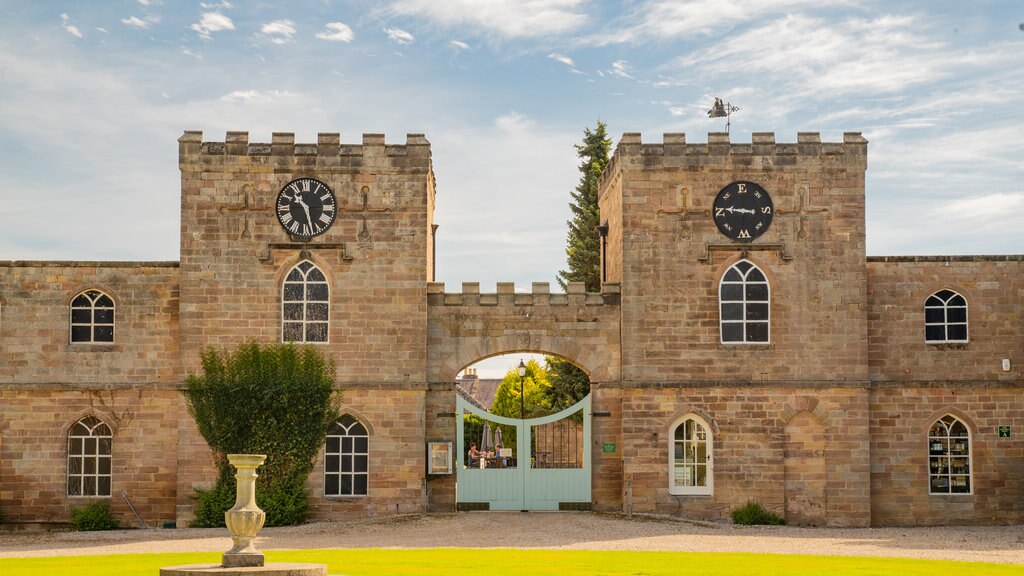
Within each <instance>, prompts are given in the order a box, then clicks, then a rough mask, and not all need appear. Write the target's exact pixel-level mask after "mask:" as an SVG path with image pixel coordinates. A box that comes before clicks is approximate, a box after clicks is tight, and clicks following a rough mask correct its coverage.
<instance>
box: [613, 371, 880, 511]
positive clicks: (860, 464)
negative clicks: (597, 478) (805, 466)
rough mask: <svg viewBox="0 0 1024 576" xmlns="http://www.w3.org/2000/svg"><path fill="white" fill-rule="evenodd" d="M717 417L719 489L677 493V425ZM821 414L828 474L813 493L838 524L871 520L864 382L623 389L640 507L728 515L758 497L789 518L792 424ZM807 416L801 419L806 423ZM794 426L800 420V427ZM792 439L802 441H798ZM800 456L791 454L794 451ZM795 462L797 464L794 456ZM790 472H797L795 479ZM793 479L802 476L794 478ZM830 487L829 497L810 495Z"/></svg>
mask: <svg viewBox="0 0 1024 576" xmlns="http://www.w3.org/2000/svg"><path fill="white" fill-rule="evenodd" d="M689 413H693V414H697V415H698V416H700V417H701V418H702V419H704V420H705V421H707V423H708V424H709V425H710V427H711V432H712V434H713V442H712V448H711V449H712V453H713V458H714V471H713V483H714V484H713V493H712V494H711V495H709V496H691V495H687V496H673V495H670V494H669V469H668V468H669V448H670V443H671V435H670V434H671V427H672V426H673V424H674V423H675V422H676V421H677V420H679V419H680V418H681V417H683V416H685V415H686V414H689ZM805 414H811V415H813V417H814V418H815V419H817V420H818V421H820V422H821V423H822V426H823V428H824V435H823V438H818V439H814V441H815V442H818V443H820V444H821V445H823V447H822V448H815V449H816V450H822V451H823V454H822V456H823V458H824V462H825V475H824V478H823V479H812V478H811V477H810V476H808V477H807V478H806V479H805V480H812V481H813V482H818V483H820V484H819V486H818V487H817V488H816V489H814V490H809V491H807V493H806V494H804V495H803V497H804V501H803V507H804V508H805V509H807V508H812V507H813V508H819V509H820V510H821V513H820V514H819V515H818V516H817V517H816V518H815V521H816V522H818V521H822V520H823V521H824V523H825V524H827V525H829V526H868V525H869V524H870V522H871V477H870V474H869V465H868V462H869V454H868V451H869V449H870V442H869V436H868V424H867V421H868V391H867V390H866V389H865V388H863V387H848V388H838V387H832V388H826V387H820V388H806V389H794V388H791V387H776V386H773V387H766V386H759V385H757V384H756V383H750V384H746V385H735V386H714V387H704V386H688V385H685V384H681V383H680V384H672V385H664V386H660V385H659V386H648V387H624V388H623V389H622V456H623V460H624V462H623V471H622V473H623V477H624V479H625V480H624V481H625V482H626V483H627V484H630V483H631V485H632V501H631V502H630V501H628V500H627V501H626V502H624V506H625V507H626V508H627V509H630V508H631V509H632V511H633V512H655V513H660V514H670V515H678V516H684V517H687V518H697V519H704V520H716V521H728V519H729V514H730V512H731V511H732V509H734V508H736V507H738V506H741V505H743V504H744V503H746V502H747V501H748V500H755V501H757V502H759V503H760V504H761V505H762V506H764V507H765V508H767V509H769V510H772V511H774V512H776V513H777V514H779V515H780V516H784V515H785V512H786V506H787V503H786V498H787V478H786V464H787V452H786V448H787V434H786V429H787V425H789V424H790V423H791V421H792V420H793V419H794V418H800V419H802V418H805V417H806V416H804V415H805ZM797 422H798V423H799V421H797ZM791 428H792V427H791ZM789 444H790V445H792V440H790V442H789ZM793 456H799V455H797V454H792V453H791V454H790V455H789V458H792V457H793ZM790 463H792V462H790ZM790 480H791V481H792V480H794V479H793V478H792V477H791V478H790ZM791 484H792V482H791ZM815 493H817V494H820V495H821V496H822V498H823V501H818V502H814V501H811V500H809V498H811V497H813V496H814V494H815Z"/></svg>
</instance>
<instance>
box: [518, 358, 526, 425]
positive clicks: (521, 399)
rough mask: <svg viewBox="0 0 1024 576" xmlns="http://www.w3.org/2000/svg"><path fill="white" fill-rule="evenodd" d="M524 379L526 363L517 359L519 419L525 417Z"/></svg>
mask: <svg viewBox="0 0 1024 576" xmlns="http://www.w3.org/2000/svg"><path fill="white" fill-rule="evenodd" d="M525 381H526V364H523V360H522V359H521V358H520V359H519V419H520V420H525V419H526V394H525V393H524V391H523V383H524V382H525Z"/></svg>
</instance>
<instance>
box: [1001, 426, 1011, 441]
mask: <svg viewBox="0 0 1024 576" xmlns="http://www.w3.org/2000/svg"><path fill="white" fill-rule="evenodd" d="M999 437H1000V438H1009V437H1010V427H1009V426H1000V427H999Z"/></svg>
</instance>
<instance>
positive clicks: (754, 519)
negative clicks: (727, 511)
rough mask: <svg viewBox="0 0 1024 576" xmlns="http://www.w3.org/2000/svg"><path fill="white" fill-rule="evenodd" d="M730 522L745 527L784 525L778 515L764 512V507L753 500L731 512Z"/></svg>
mask: <svg viewBox="0 0 1024 576" xmlns="http://www.w3.org/2000/svg"><path fill="white" fill-rule="evenodd" d="M732 522H733V524H743V525H745V526H753V525H769V526H778V525H781V524H785V523H786V521H785V520H784V519H783V518H780V517H779V515H778V514H776V513H774V512H770V511H768V510H765V509H764V506H761V505H760V504H758V503H757V502H754V501H753V500H748V501H747V503H746V504H744V505H743V506H740V507H739V508H736V509H735V510H733V511H732Z"/></svg>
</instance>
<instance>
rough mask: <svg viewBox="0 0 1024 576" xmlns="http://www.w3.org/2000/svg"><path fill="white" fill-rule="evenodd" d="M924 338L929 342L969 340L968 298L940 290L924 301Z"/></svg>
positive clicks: (950, 291)
mask: <svg viewBox="0 0 1024 576" xmlns="http://www.w3.org/2000/svg"><path fill="white" fill-rule="evenodd" d="M924 340H925V342H927V343H929V344H941V343H944V342H967V300H965V299H964V297H963V296H961V295H960V294H957V293H956V292H954V291H952V290H939V291H938V292H936V293H935V294H932V295H931V296H929V297H928V300H926V301H925V303H924Z"/></svg>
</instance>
